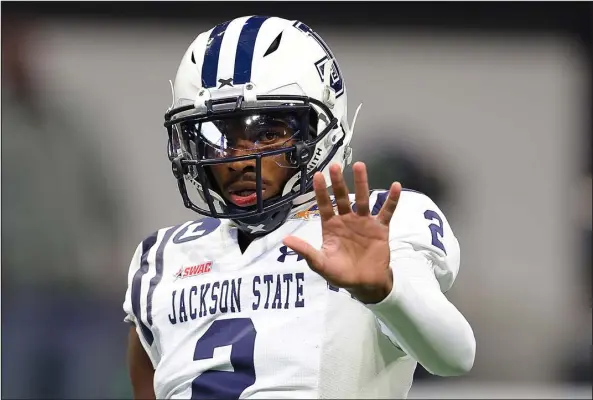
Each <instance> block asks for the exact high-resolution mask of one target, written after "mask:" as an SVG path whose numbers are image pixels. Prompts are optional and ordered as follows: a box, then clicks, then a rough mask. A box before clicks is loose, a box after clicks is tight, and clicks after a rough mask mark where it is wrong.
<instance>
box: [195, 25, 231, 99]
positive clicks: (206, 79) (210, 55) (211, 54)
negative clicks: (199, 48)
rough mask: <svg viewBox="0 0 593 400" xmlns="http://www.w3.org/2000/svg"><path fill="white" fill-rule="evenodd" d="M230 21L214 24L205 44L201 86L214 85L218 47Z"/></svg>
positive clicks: (208, 86)
mask: <svg viewBox="0 0 593 400" xmlns="http://www.w3.org/2000/svg"><path fill="white" fill-rule="evenodd" d="M229 23H230V21H227V22H224V23H222V24H220V25H216V26H215V27H214V29H212V32H210V37H209V38H208V43H207V44H206V52H205V53H204V61H203V63H202V86H203V87H205V88H210V87H214V86H216V74H217V73H218V59H219V58H220V47H221V46H222V39H223V38H224V33H225V31H226V28H227V26H228V25H229Z"/></svg>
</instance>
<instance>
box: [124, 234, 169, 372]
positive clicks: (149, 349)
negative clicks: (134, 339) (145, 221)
mask: <svg viewBox="0 0 593 400" xmlns="http://www.w3.org/2000/svg"><path fill="white" fill-rule="evenodd" d="M159 236H162V235H159V232H155V233H154V234H152V235H150V236H149V237H147V238H146V239H144V240H143V241H142V242H141V243H140V244H139V245H138V247H137V248H136V251H135V252H134V256H133V257H132V261H131V262H130V268H129V271H128V288H127V290H126V296H125V300H124V304H123V308H124V311H125V313H126V316H125V319H124V321H125V322H128V323H131V324H132V325H134V326H135V328H136V332H137V333H138V337H139V338H140V342H141V343H142V346H143V347H144V350H145V351H146V353H147V354H148V356H149V358H150V361H151V362H152V365H153V367H155V368H156V365H157V363H158V361H159V358H160V356H159V352H158V349H157V346H156V343H155V340H154V336H153V333H152V331H151V329H150V327H149V326H150V325H149V321H147V297H148V291H149V290H150V289H149V288H150V276H149V269H150V268H149V266H150V263H151V262H150V259H151V258H152V259H153V260H154V257H155V251H156V247H157V246H156V244H157V241H158V239H159Z"/></svg>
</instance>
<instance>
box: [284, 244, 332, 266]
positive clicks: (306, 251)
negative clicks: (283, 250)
mask: <svg viewBox="0 0 593 400" xmlns="http://www.w3.org/2000/svg"><path fill="white" fill-rule="evenodd" d="M282 243H284V245H285V246H286V247H288V248H290V249H291V250H293V251H294V252H295V253H297V254H298V255H300V256H302V257H303V258H304V259H305V260H306V261H307V264H309V267H310V268H311V269H312V270H313V271H315V272H317V271H320V270H322V269H323V253H322V252H321V251H319V250H317V249H315V248H314V247H313V246H311V245H310V244H309V243H307V242H305V241H304V240H303V239H301V238H298V237H296V236H287V237H285V238H284V240H282Z"/></svg>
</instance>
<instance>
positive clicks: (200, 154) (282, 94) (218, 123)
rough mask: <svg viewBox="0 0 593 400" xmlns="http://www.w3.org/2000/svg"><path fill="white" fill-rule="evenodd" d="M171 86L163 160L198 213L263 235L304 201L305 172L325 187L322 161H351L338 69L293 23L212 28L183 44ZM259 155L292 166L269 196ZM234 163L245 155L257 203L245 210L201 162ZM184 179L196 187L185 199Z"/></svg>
mask: <svg viewBox="0 0 593 400" xmlns="http://www.w3.org/2000/svg"><path fill="white" fill-rule="evenodd" d="M328 66H331V68H327V67H328ZM172 90H173V105H172V106H171V107H170V108H169V110H168V111H167V113H166V115H165V127H166V128H167V130H168V134H169V145H168V153H169V158H170V160H171V161H172V165H173V173H174V175H175V177H176V179H177V181H178V186H179V190H180V192H181V196H182V198H183V202H184V204H185V206H186V207H188V208H190V209H192V210H194V211H196V212H198V213H200V214H203V215H206V216H211V217H214V218H230V219H232V220H233V221H235V223H237V224H238V226H239V227H240V228H241V229H244V230H245V231H246V232H248V233H254V232H255V233H260V234H262V233H267V232H270V231H272V230H274V229H276V228H277V227H278V226H280V225H281V224H282V223H284V221H286V219H287V218H288V216H289V215H290V214H291V213H293V212H296V211H299V210H300V209H302V208H303V207H307V206H309V205H310V203H311V201H312V200H313V199H314V193H313V191H312V182H313V179H312V177H313V174H314V173H315V172H317V171H321V172H322V173H323V174H324V175H325V177H326V181H327V182H328V185H329V182H330V178H329V165H330V164H331V163H338V164H340V165H341V166H342V168H343V167H344V166H345V165H347V164H349V163H350V162H351V158H352V151H351V149H350V141H351V139H352V129H351V128H350V125H349V124H348V121H347V117H348V115H347V93H346V85H345V83H344V79H343V76H342V73H341V71H340V68H339V66H338V63H337V62H336V60H335V58H334V55H333V54H332V52H331V51H330V49H329V48H328V46H327V45H326V44H325V43H324V42H323V40H322V39H321V38H320V37H319V36H318V35H317V34H316V33H315V32H314V31H312V30H311V29H310V28H309V27H308V26H307V25H305V24H303V23H302V22H299V21H289V20H286V19H282V18H277V17H262V16H248V17H241V18H237V19H234V20H232V21H228V22H225V23H222V24H220V25H217V26H215V27H214V28H212V29H211V30H209V31H208V32H204V33H202V34H200V35H199V36H198V37H197V38H196V39H195V40H194V42H193V43H192V44H191V45H190V46H189V48H188V49H187V51H186V53H185V55H184V56H183V59H182V60H181V64H180V65H179V69H178V71H177V76H176V77H175V82H174V84H173V85H172ZM359 109H360V107H359ZM357 113H358V110H357ZM355 119H356V116H355V117H354V120H355ZM250 124H251V125H250ZM270 124H271V125H270ZM231 125H232V126H233V127H235V128H236V126H237V125H240V126H241V129H242V130H243V131H244V134H245V135H246V136H247V138H248V140H249V143H251V146H253V148H249V149H245V148H243V149H242V153H241V154H240V155H237V152H236V151H235V150H236V149H237V146H238V142H237V140H238V139H236V138H235V139H233V138H232V137H231V135H230V134H229V132H230V130H231V128H230V126H231ZM254 126H255V127H254ZM270 126H274V127H278V126H281V127H282V128H281V129H282V135H284V136H282V138H279V136H278V135H277V134H276V131H274V132H272V133H270V129H280V128H270ZM262 127H264V128H263V129H262ZM352 127H354V121H353V123H352ZM252 128H253V129H252ZM245 132H247V133H245ZM262 135H264V136H262ZM265 135H268V136H269V137H268V136H265ZM274 135H276V136H274ZM271 138H272V139H274V143H272V139H271ZM265 157H276V158H277V157H282V159H283V162H282V163H281V164H282V165H281V166H284V167H286V168H292V169H293V171H294V172H293V174H291V178H290V179H289V180H288V182H286V184H285V185H284V189H283V191H282V193H281V194H280V195H278V196H276V197H274V198H270V199H264V197H263V192H262V159H264V158H265ZM237 160H238V161H249V162H251V165H252V170H253V176H255V179H254V181H255V184H254V189H255V193H256V199H257V200H256V201H253V203H254V204H252V205H250V206H247V207H238V206H236V205H235V204H233V203H231V202H229V201H226V200H225V198H224V197H223V196H222V195H221V188H218V187H217V184H216V182H215V180H214V179H213V176H212V173H211V171H210V168H209V167H211V166H213V165H217V164H221V163H232V162H237ZM279 164H280V163H279ZM186 182H190V183H191V184H192V185H193V186H194V187H195V189H196V190H197V196H192V197H193V198H192V199H190V194H189V193H188V191H187V190H186V184H185V183H186ZM254 198H255V195H254Z"/></svg>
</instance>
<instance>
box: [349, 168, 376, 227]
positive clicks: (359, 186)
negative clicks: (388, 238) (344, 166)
mask: <svg viewBox="0 0 593 400" xmlns="http://www.w3.org/2000/svg"><path fill="white" fill-rule="evenodd" d="M352 171H353V172H354V193H355V195H354V196H355V199H356V213H357V214H358V215H360V216H361V217H366V216H367V215H369V214H370V213H371V212H370V211H369V181H368V176H367V167H366V165H364V163H362V162H356V163H354V165H353V166H352Z"/></svg>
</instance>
